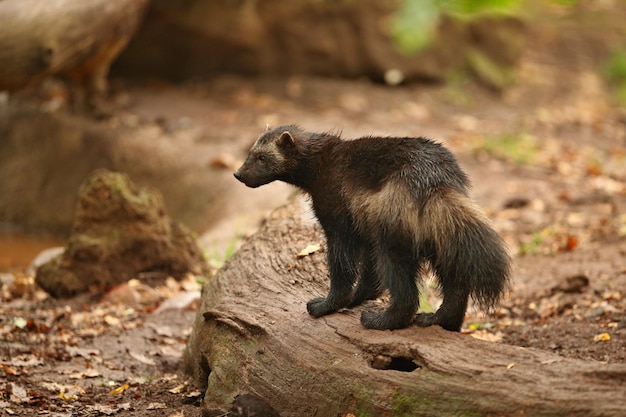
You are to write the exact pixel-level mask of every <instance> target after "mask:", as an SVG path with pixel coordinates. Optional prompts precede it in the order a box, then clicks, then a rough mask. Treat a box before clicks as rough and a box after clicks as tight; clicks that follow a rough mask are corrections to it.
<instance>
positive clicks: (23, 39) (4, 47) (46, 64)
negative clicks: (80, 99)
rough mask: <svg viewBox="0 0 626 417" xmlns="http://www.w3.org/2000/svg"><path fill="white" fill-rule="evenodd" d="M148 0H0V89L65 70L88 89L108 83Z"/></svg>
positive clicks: (96, 90)
mask: <svg viewBox="0 0 626 417" xmlns="http://www.w3.org/2000/svg"><path fill="white" fill-rule="evenodd" d="M147 4H148V0H90V1H75V0H46V1H40V0H3V1H0V33H1V34H2V36H0V90H10V91H12V90H17V89H20V88H22V87H24V86H27V85H29V84H33V83H35V82H37V81H39V80H41V79H42V78H43V77H44V76H46V75H49V74H64V75H66V76H68V77H69V78H70V79H72V80H74V81H75V82H77V83H78V84H79V85H81V86H82V87H83V88H84V89H85V90H86V91H87V92H89V93H91V94H93V93H100V92H103V91H104V90H105V89H106V76H107V74H108V71H109V66H110V65H111V62H112V61H113V59H114V58H115V57H116V56H117V55H118V54H119V53H120V52H121V50H122V49H123V48H124V46H126V44H127V43H128V41H129V40H130V37H131V36H132V35H133V33H134V31H135V29H136V28H137V26H138V24H139V22H140V20H141V17H142V16H143V11H144V9H145V7H146V5H147Z"/></svg>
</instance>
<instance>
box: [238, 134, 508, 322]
mask: <svg viewBox="0 0 626 417" xmlns="http://www.w3.org/2000/svg"><path fill="white" fill-rule="evenodd" d="M235 177H236V178H237V179H238V180H240V181H241V182H243V183H245V184H246V185H248V186H250V187H258V186H261V185H263V184H267V183H269V182H271V181H275V180H280V181H284V182H287V183H290V184H293V185H295V186H297V187H300V188H301V189H303V190H304V191H306V192H307V193H308V194H309V195H310V196H311V200H312V203H313V209H314V211H315V214H316V216H317V218H318V220H319V222H320V224H321V225H322V228H323V229H324V233H325V235H326V239H327V241H328V266H329V272H330V292H329V293H328V296H327V297H325V298H316V299H313V300H311V301H309V303H308V304H307V309H308V311H309V313H310V314H311V315H313V316H314V317H320V316H323V315H326V314H330V313H332V312H335V311H337V310H339V309H341V308H344V307H350V306H356V305H359V304H361V303H362V302H364V301H365V300H368V299H372V298H376V297H378V296H379V295H380V294H381V293H382V291H383V290H384V289H388V290H389V292H390V294H391V304H390V306H389V307H388V308H387V310H385V311H384V312H383V313H376V312H373V311H365V312H363V314H362V316H361V322H362V323H363V325H364V326H365V327H368V328H374V329H396V328H402V327H406V326H408V325H409V324H410V323H411V322H412V321H414V319H415V313H416V311H417V309H418V307H419V286H418V285H417V283H416V278H419V277H420V275H421V274H422V272H423V270H424V268H425V267H426V266H428V265H429V266H430V268H431V269H432V270H433V271H434V273H435V275H436V276H437V279H438V284H439V287H440V289H441V291H442V293H443V303H442V305H441V307H440V308H439V310H438V311H437V312H436V313H431V314H419V315H418V316H417V320H416V322H417V324H418V325H422V326H428V325H432V324H438V325H441V326H442V327H444V328H445V329H448V330H454V331H458V330H459V329H460V328H461V325H462V323H463V318H464V315H465V310H466V309H467V303H468V299H469V297H470V296H471V297H473V298H474V300H475V301H477V303H478V304H479V305H480V306H481V307H482V308H483V309H485V310H491V309H493V307H494V306H495V304H496V303H497V302H498V300H499V299H500V297H501V295H502V294H503V292H504V291H505V289H506V287H507V285H508V280H509V274H510V259H509V255H508V254H507V251H506V250H505V247H504V244H503V242H502V240H501V239H500V237H499V236H498V234H497V233H496V232H495V231H494V230H493V228H492V227H491V226H490V224H489V221H488V219H487V218H486V217H485V215H484V214H483V212H482V210H480V208H479V207H477V206H476V204H474V203H473V202H472V200H471V199H470V198H469V197H468V188H469V180H468V178H467V176H466V174H465V173H464V172H463V171H462V170H461V168H460V167H459V165H458V163H457V162H456V159H455V158H454V156H453V155H452V154H451V153H450V152H449V151H448V150H447V149H446V148H445V147H443V146H442V145H440V144H438V143H436V142H433V141H431V140H428V139H424V138H398V137H386V138H382V137H364V138H360V139H355V140H348V141H346V140H342V139H340V138H339V137H338V136H336V135H332V134H318V133H310V132H306V131H304V130H302V129H300V128H299V127H297V126H281V127H279V128H276V129H273V130H269V131H267V132H265V133H264V134H262V135H261V136H260V137H259V139H258V140H257V142H256V143H255V144H254V146H253V147H252V148H251V149H250V152H249V154H248V158H247V159H246V161H245V163H244V164H243V165H242V166H241V168H239V170H237V172H236V173H235ZM359 278H360V279H359ZM357 280H358V284H357V285H356V287H355V283H356V282H357Z"/></svg>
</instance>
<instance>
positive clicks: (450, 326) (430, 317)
mask: <svg viewBox="0 0 626 417" xmlns="http://www.w3.org/2000/svg"><path fill="white" fill-rule="evenodd" d="M415 324H416V325H418V326H420V327H428V326H435V325H436V326H441V327H443V328H444V329H446V330H449V331H451V332H458V331H460V330H461V326H462V325H463V317H461V318H460V319H459V318H458V317H456V318H448V319H446V318H444V317H443V316H442V315H441V314H437V313H419V314H418V315H417V316H415Z"/></svg>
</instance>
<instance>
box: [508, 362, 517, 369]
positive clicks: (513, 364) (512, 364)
mask: <svg viewBox="0 0 626 417" xmlns="http://www.w3.org/2000/svg"><path fill="white" fill-rule="evenodd" d="M514 366H515V362H511V363H510V364H508V365H507V366H506V369H511V368H513V367H514Z"/></svg>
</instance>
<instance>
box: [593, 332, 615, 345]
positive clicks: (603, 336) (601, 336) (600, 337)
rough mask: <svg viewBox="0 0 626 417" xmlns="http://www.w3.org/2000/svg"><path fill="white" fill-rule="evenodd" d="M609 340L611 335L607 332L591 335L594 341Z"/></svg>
mask: <svg viewBox="0 0 626 417" xmlns="http://www.w3.org/2000/svg"><path fill="white" fill-rule="evenodd" d="M609 340H611V335H610V334H608V333H600V334H597V335H595V336H594V337H593V341H594V342H596V343H597V342H608V341H609Z"/></svg>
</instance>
